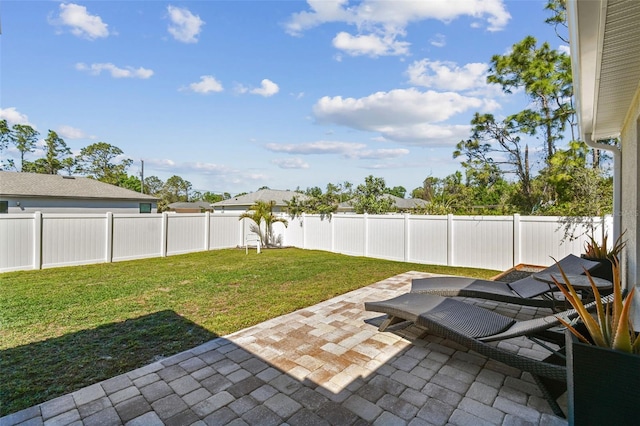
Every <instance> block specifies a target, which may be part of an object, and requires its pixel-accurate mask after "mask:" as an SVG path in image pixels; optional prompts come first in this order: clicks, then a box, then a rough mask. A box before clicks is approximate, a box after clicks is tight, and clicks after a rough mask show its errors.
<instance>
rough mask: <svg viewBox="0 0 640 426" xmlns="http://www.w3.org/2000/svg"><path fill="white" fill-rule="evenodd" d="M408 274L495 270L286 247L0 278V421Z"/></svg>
mask: <svg viewBox="0 0 640 426" xmlns="http://www.w3.org/2000/svg"><path fill="white" fill-rule="evenodd" d="M410 270H415V271H424V272H433V273H442V274H457V275H466V276H474V277H481V278H488V277H491V276H493V275H495V274H496V273H497V272H496V271H488V270H482V269H471V268H451V267H444V266H433V265H421V264H413V263H402V262H393V261H387V260H379V259H370V258H364V257H351V256H344V255H340V254H334V253H328V252H323V251H311V250H301V249H293V248H291V249H269V250H264V251H263V252H262V253H261V254H259V255H258V254H256V253H255V251H254V252H250V253H249V255H246V254H245V252H244V249H242V250H238V249H228V250H216V251H208V252H200V253H192V254H187V255H180V256H170V257H166V258H154V259H143V260H135V261H129V262H119V263H111V264H98V265H88V266H75V267H66V268H55V269H45V270H41V271H21V272H10V273H4V274H0V415H6V414H9V413H13V412H15V411H19V410H21V409H23V408H27V407H30V406H32V405H35V404H38V403H40V402H43V401H46V400H49V399H51V398H54V397H56V396H60V395H63V394H65V393H69V392H72V391H74V390H77V389H80V388H82V387H84V386H87V385H90V384H92V383H95V382H98V381H101V380H104V379H107V378H109V377H113V376H116V375H118V374H121V373H124V372H126V371H129V370H132V369H135V368H138V367H141V366H143V365H146V364H148V363H151V362H153V361H155V360H158V359H161V358H163V357H167V356H170V355H173V354H176V353H179V352H182V351H184V350H187V349H190V348H193V347H195V346H197V345H199V344H201V343H204V342H206V341H208V340H211V339H213V338H215V337H217V336H224V335H226V334H229V333H232V332H234V331H237V330H241V329H243V328H245V327H248V326H251V325H254V324H257V323H260V322H262V321H265V320H267V319H269V318H273V317H276V316H279V315H282V314H285V313H288V312H292V311H294V310H296V309H300V308H303V307H307V306H311V305H314V304H316V303H318V302H320V301H323V300H326V299H329V298H331V297H334V296H336V295H339V294H343V293H346V292H348V291H351V290H355V289H357V288H360V287H363V286H367V285H369V284H372V283H375V282H377V281H380V280H383V279H385V278H388V277H391V276H393V275H396V274H399V273H402V272H406V271H410Z"/></svg>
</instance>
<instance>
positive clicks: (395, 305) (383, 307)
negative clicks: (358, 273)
mask: <svg viewBox="0 0 640 426" xmlns="http://www.w3.org/2000/svg"><path fill="white" fill-rule="evenodd" d="M365 309H366V310H367V311H378V312H385V313H387V314H389V315H391V316H396V317H400V318H403V319H405V320H408V321H413V322H415V323H419V320H418V317H419V316H424V317H426V318H429V319H431V320H433V321H436V322H438V323H440V324H443V325H445V326H447V327H448V328H452V329H454V330H456V331H458V332H459V333H461V334H464V335H465V336H469V337H474V338H482V337H485V336H492V335H495V334H499V333H500V332H502V331H504V330H506V329H508V328H509V327H510V326H511V325H513V324H514V323H515V320H514V319H513V318H510V317H506V316H504V315H501V314H499V313H497V312H493V311H490V310H488V309H484V308H481V307H480V306H476V305H472V304H469V303H465V302H462V301H460V300H456V299H449V298H446V297H441V296H436V295H433V294H429V295H426V294H415V293H405V294H402V295H400V296H398V297H394V298H393V299H389V300H384V301H380V302H366V303H365Z"/></svg>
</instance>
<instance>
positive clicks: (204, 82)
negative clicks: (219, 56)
mask: <svg viewBox="0 0 640 426" xmlns="http://www.w3.org/2000/svg"><path fill="white" fill-rule="evenodd" d="M180 90H190V91H192V92H196V93H211V92H222V91H223V90H224V88H223V87H222V83H220V82H219V81H218V80H216V78H215V77H214V76H212V75H203V76H201V77H200V81H198V82H197V83H191V84H189V86H188V87H186V88H182V89H180Z"/></svg>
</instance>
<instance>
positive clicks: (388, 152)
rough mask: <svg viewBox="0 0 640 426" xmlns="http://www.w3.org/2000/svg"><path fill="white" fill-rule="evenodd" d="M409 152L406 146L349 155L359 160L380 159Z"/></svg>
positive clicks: (363, 151)
mask: <svg viewBox="0 0 640 426" xmlns="http://www.w3.org/2000/svg"><path fill="white" fill-rule="evenodd" d="M407 154H409V150H408V149H405V148H394V149H369V150H362V151H356V152H353V153H351V154H350V155H348V156H347V157H349V158H353V159H359V160H379V159H388V158H397V157H402V156H403V155H407Z"/></svg>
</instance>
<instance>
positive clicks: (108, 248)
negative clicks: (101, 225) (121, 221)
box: [104, 212, 113, 263]
mask: <svg viewBox="0 0 640 426" xmlns="http://www.w3.org/2000/svg"><path fill="white" fill-rule="evenodd" d="M106 221H107V223H106V227H105V228H106V232H107V235H106V236H105V242H106V244H105V248H104V261H105V262H106V263H111V262H112V261H113V213H112V212H107V214H106Z"/></svg>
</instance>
